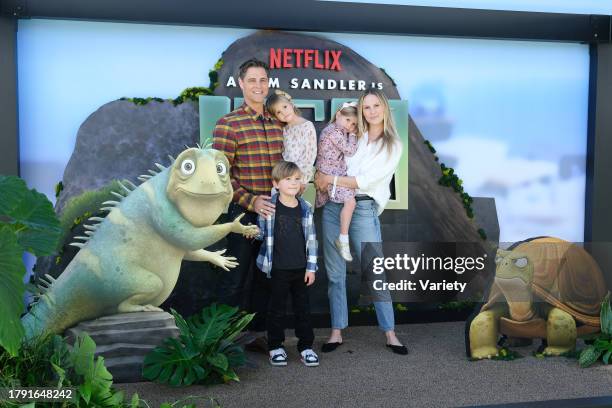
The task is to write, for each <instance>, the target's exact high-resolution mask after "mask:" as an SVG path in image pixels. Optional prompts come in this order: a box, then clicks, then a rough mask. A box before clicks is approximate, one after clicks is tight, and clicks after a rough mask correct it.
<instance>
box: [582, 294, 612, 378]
mask: <svg viewBox="0 0 612 408" xmlns="http://www.w3.org/2000/svg"><path fill="white" fill-rule="evenodd" d="M599 319H600V326H601V333H600V334H599V335H598V336H597V337H594V338H593V342H592V344H590V345H588V346H587V347H585V348H584V350H582V352H581V353H580V358H579V359H578V363H579V364H580V367H589V366H591V365H593V364H594V363H595V362H596V361H597V360H599V358H600V357H601V361H603V363H604V364H609V363H610V357H611V356H612V309H611V308H610V293H608V294H607V295H606V297H605V298H604V300H603V302H601V307H600V312H599Z"/></svg>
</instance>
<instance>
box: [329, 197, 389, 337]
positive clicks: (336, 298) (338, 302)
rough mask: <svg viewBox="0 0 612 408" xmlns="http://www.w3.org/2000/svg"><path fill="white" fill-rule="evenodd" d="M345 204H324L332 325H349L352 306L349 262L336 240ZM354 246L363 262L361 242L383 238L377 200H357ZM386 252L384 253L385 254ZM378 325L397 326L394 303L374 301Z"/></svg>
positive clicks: (356, 261)
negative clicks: (348, 295)
mask: <svg viewBox="0 0 612 408" xmlns="http://www.w3.org/2000/svg"><path fill="white" fill-rule="evenodd" d="M341 210H342V204H338V203H333V202H331V201H328V202H327V204H325V207H324V208H323V222H322V224H323V237H322V238H321V239H322V241H323V255H324V259H325V269H326V270H327V279H328V284H327V296H328V297H329V308H330V313H331V320H332V323H331V327H332V329H344V328H346V327H347V326H348V306H347V301H346V262H345V261H344V259H343V258H342V257H341V256H340V254H339V253H338V250H337V249H336V246H335V244H334V241H335V240H336V238H338V235H339V234H340V211H341ZM349 238H350V241H351V248H352V249H353V250H354V251H355V255H356V257H355V258H354V259H353V265H359V266H360V265H361V264H362V263H361V243H362V242H382V236H381V233H380V221H379V220H378V215H377V207H376V202H375V201H374V200H362V201H357V207H356V208H355V212H354V213H353V219H352V220H351V226H350V228H349ZM381 256H382V255H381ZM373 303H374V309H375V310H376V318H377V319H378V326H379V327H380V329H381V330H382V331H385V332H386V331H389V330H394V327H395V319H394V316H393V304H392V303H391V302H390V301H389V302H373Z"/></svg>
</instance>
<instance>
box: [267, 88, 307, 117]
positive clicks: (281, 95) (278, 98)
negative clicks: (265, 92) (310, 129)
mask: <svg viewBox="0 0 612 408" xmlns="http://www.w3.org/2000/svg"><path fill="white" fill-rule="evenodd" d="M292 99H293V98H291V95H289V94H288V93H287V92H285V91H282V90H280V89H276V90H275V91H274V92H272V95H270V96H268V98H267V99H266V110H267V111H268V112H270V113H271V114H272V116H274V117H276V115H275V114H274V112H273V109H274V105H276V104H277V103H279V102H288V103H290V104H291V106H293V112H294V113H295V114H296V115H298V116H302V112H300V110H299V109H298V108H297V107H296V106H295V104H294V103H293V101H292Z"/></svg>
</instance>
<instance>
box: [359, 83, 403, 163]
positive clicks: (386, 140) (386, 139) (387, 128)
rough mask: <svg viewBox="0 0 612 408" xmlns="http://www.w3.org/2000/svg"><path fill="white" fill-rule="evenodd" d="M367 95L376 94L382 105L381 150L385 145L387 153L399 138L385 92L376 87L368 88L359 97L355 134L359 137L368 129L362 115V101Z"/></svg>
mask: <svg viewBox="0 0 612 408" xmlns="http://www.w3.org/2000/svg"><path fill="white" fill-rule="evenodd" d="M368 95H374V96H376V97H377V98H378V100H379V101H380V104H381V105H382V107H383V135H382V146H381V150H382V149H383V148H384V147H386V148H387V153H389V154H390V153H391V150H392V149H393V147H394V146H395V145H396V144H397V143H399V142H400V139H399V135H398V134H397V129H396V127H395V121H394V120H393V115H392V114H391V106H390V105H389V100H388V99H387V97H386V96H385V94H384V93H382V92H381V91H379V90H378V89H373V88H371V89H368V90H366V91H365V92H364V93H363V94H362V95H361V97H360V98H359V109H357V134H358V136H360V137H361V136H363V135H364V134H365V132H367V131H368V130H369V125H368V122H367V121H366V119H365V117H364V116H363V103H364V99H365V98H366V96H368Z"/></svg>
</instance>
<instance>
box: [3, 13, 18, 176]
mask: <svg viewBox="0 0 612 408" xmlns="http://www.w3.org/2000/svg"><path fill="white" fill-rule="evenodd" d="M16 36H17V20H15V19H13V18H10V17H4V16H1V17H0V174H12V175H17V174H18V172H19V149H18V146H19V133H18V126H17V39H16Z"/></svg>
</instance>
